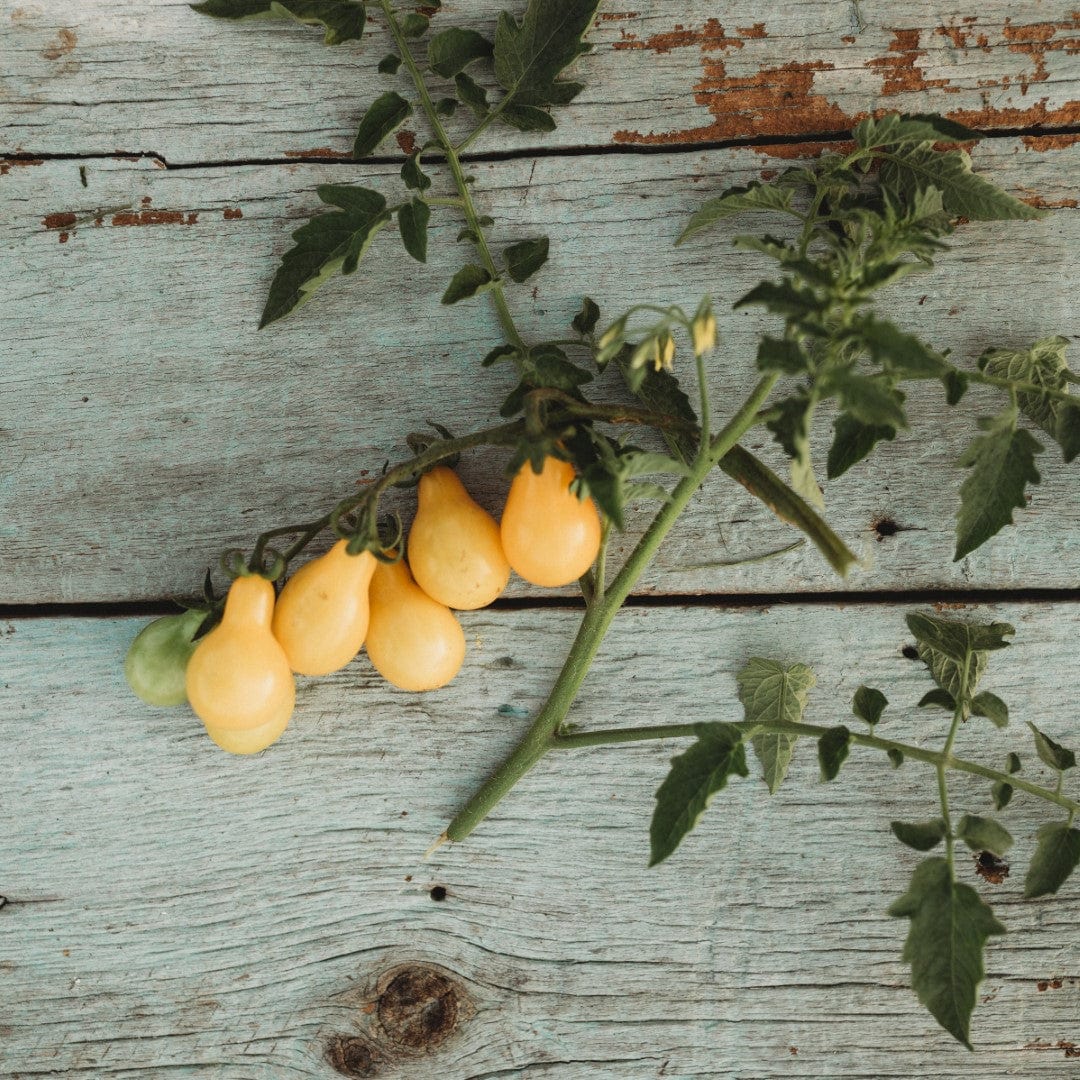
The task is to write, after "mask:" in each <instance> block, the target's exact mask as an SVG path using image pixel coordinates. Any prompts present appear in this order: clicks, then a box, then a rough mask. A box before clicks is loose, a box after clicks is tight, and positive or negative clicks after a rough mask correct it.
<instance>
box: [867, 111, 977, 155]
mask: <svg viewBox="0 0 1080 1080" xmlns="http://www.w3.org/2000/svg"><path fill="white" fill-rule="evenodd" d="M851 134H852V136H853V138H854V139H855V143H856V145H857V146H861V147H862V148H863V149H866V150H868V149H870V148H872V147H875V146H895V145H898V144H900V143H933V142H977V141H978V140H979V139H981V138H982V134H981V133H980V132H978V131H973V130H972V129H971V128H968V127H964V125H963V124H957V123H955V122H954V121H952V120H946V119H945V118H944V117H942V116H933V115H927V114H919V115H914V116H902V115H901V114H899V113H889V114H888V115H886V116H883V117H881V119H879V120H875V119H873V118H872V117H867V118H866V119H865V120H863V121H862V122H861V123H859V124H858V125H856V127H855V129H854V130H853V131H852V133H851Z"/></svg>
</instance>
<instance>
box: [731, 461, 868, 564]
mask: <svg viewBox="0 0 1080 1080" xmlns="http://www.w3.org/2000/svg"><path fill="white" fill-rule="evenodd" d="M720 468H721V469H723V471H724V472H725V473H727V475H728V476H730V477H731V478H732V479H733V480H735V481H736V482H738V483H740V484H742V486H743V487H744V488H746V490H747V491H748V492H750V494H751V495H753V496H754V498H755V499H759V500H760V501H761V502H763V503H764V504H765V505H766V506H767V507H768V508H769V509H770V510H771V511H772V512H773V513H774V514H775V515H776V516H777V517H778V518H780V520H781V521H786V522H787V523H788V524H789V525H794V526H795V528H796V529H799V530H800V531H801V532H803V533H805V535H806V536H807V537H808V538H809V540H810V541H811V542H812V543H813V545H814V547H816V548H817V549H818V551H820V552H821V554H822V555H823V556H824V557H825V559H826V561H827V562H828V564H829V565H830V566H831V567H832V568H833V570H835V571H836V572H837V573H838V574H839V575H840V576H841V577H846V576H847V574H848V571H849V570H850V569H851V567H852V566H854V565H855V563H857V562H858V559H857V558H856V556H855V553H854V552H853V551H851V549H850V548H849V547H848V546H847V545H846V544H845V543H844V541H843V540H841V539H840V537H839V536H837V535H836V533H835V532H833V530H832V529H831V528H829V526H828V524H827V523H826V522H825V520H824V519H823V518H822V517H821V516H820V515H819V514H818V513H817V511H816V510H815V509H814V508H813V507H812V506H811V505H810V504H809V503H808V502H807V501H806V500H805V499H804V498H803V497H802V496H801V495H799V494H798V493H797V492H795V491H792V489H791V488H789V487H788V486H787V484H785V483H784V481H783V480H781V479H780V477H779V476H777V475H776V473H774V472H773V471H772V469H770V468H769V467H768V466H767V465H766V464H765V463H764V462H763V461H761V460H759V459H758V458H757V457H755V456H754V455H753V454H751V453H750V451H749V450H746V449H744V448H743V447H741V446H733V447H732V448H731V449H730V450H729V451H728V452H727V453H726V454H725V455H724V456H723V457H722V458H721V459H720Z"/></svg>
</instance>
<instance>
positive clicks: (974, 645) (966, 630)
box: [905, 611, 1016, 662]
mask: <svg viewBox="0 0 1080 1080" xmlns="http://www.w3.org/2000/svg"><path fill="white" fill-rule="evenodd" d="M905 621H906V622H907V625H908V629H909V630H910V631H911V632H912V633H913V634H914V635H915V637H916V639H917V640H918V641H919V642H921V643H922V644H923V645H926V646H928V647H929V648H931V649H933V650H935V651H936V652H940V653H944V654H945V655H946V656H948V657H949V658H950V659H952V660H958V661H960V662H963V661H964V660H966V659H967V658H968V657H969V656H970V655H971V654H972V653H976V652H993V651H994V650H996V649H1007V648H1008V647H1009V642H1007V641H1006V640H1005V638H1007V637H1012V636H1013V635H1014V634H1015V633H1016V629H1015V628H1014V627H1013V626H1011V625H1010V624H1009V623H1005V622H993V623H974V622H962V621H960V620H959V619H942V618H940V617H938V616H936V615H927V614H926V613H925V612H921V611H912V612H909V614H908V615H907V617H906V620H905Z"/></svg>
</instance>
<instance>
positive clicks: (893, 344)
mask: <svg viewBox="0 0 1080 1080" xmlns="http://www.w3.org/2000/svg"><path fill="white" fill-rule="evenodd" d="M849 337H850V338H851V339H853V340H855V341H857V342H858V343H859V344H861V345H862V346H863V347H864V348H865V349H866V350H867V352H868V353H869V354H870V358H871V359H872V360H873V361H874V362H875V363H878V364H880V365H881V366H882V367H883V368H884V369H885V370H886V371H888V372H890V373H891V374H893V375H896V376H897V377H899V378H901V379H945V378H946V377H947V376H948V375H949V373H950V372H951V371H952V367H951V365H950V364H949V363H948V362H947V361H946V360H945V358H944V357H942V356H941V355H940V354H939V353H936V352H935V351H934V350H933V349H931V348H930V347H929V346H928V345H926V344H925V343H924V342H922V341H920V340H919V339H918V338H917V337H915V335H914V334H908V333H905V332H904V331H903V330H901V329H900V328H899V327H898V326H897V325H896V324H895V323H892V322H890V321H889V320H888V319H879V318H877V317H876V316H874V315H871V314H863V315H859V316H857V317H856V318H855V319H854V320H853V321H852V324H851V329H850V331H849Z"/></svg>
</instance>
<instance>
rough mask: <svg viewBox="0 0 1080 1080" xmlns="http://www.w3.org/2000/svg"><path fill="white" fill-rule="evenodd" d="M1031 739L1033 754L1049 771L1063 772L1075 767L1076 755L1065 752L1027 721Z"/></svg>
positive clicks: (1063, 748) (1059, 745)
mask: <svg viewBox="0 0 1080 1080" xmlns="http://www.w3.org/2000/svg"><path fill="white" fill-rule="evenodd" d="M1028 727H1029V728H1031V734H1032V737H1033V738H1034V739H1035V753H1037V754H1038V755H1039V759H1040V760H1041V761H1042V762H1043V764H1045V765H1049V766H1050V768H1051V769H1057V770H1059V771H1061V772H1064V771H1065V770H1066V769H1074V768H1075V767H1076V755H1075V754H1074V753H1073V752H1072V751H1071V750H1066V749H1065V747H1064V746H1062V745H1061V744H1060V743H1056V742H1054V740H1053V739H1051V738H1050V736H1049V735H1046V734H1044V733H1043V732H1041V731H1040V730H1039V729H1038V728H1037V727H1036V726H1035V725H1034V724H1033V723H1031V721H1030V720H1029V721H1028Z"/></svg>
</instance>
